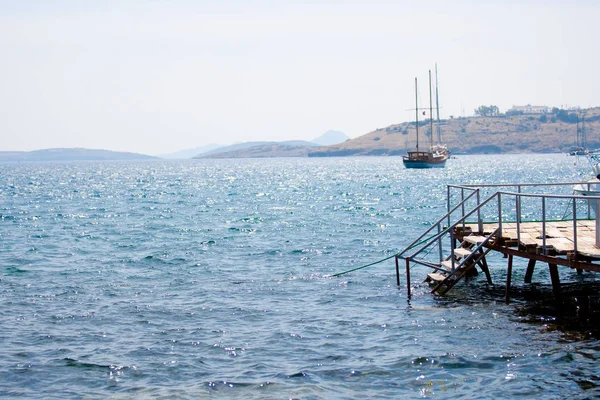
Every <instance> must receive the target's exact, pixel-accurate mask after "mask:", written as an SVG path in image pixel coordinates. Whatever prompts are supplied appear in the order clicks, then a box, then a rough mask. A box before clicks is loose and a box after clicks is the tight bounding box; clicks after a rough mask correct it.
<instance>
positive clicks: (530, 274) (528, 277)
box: [525, 258, 535, 283]
mask: <svg viewBox="0 0 600 400" xmlns="http://www.w3.org/2000/svg"><path fill="white" fill-rule="evenodd" d="M534 268H535V259H533V258H532V259H531V260H529V263H528V264H527V271H526V272H525V283H531V279H532V278H533V269H534Z"/></svg>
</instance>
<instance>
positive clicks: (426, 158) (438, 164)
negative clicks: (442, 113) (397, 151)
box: [402, 68, 448, 168]
mask: <svg viewBox="0 0 600 400" xmlns="http://www.w3.org/2000/svg"><path fill="white" fill-rule="evenodd" d="M436 72H437V68H436ZM417 92H418V91H417V78H415V103H416V106H415V110H416V118H415V126H416V130H417V147H416V149H415V150H413V151H408V152H407V154H406V155H405V156H404V157H402V162H403V163H404V166H405V167H406V168H444V167H445V166H446V160H447V159H448V149H447V148H446V146H443V145H441V144H437V145H435V146H434V145H433V104H432V102H433V100H432V96H431V70H429V117H430V118H429V121H430V124H431V125H430V127H431V132H430V134H429V142H430V143H429V149H427V151H423V150H421V149H419V99H418V94H417ZM436 99H437V87H436ZM436 107H437V108H438V124H439V105H437V100H436ZM438 136H439V133H438ZM438 140H439V139H438Z"/></svg>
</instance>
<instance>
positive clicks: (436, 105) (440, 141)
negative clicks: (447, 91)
mask: <svg viewBox="0 0 600 400" xmlns="http://www.w3.org/2000/svg"><path fill="white" fill-rule="evenodd" d="M435 109H436V112H437V118H436V119H437V136H438V144H441V143H442V129H441V128H440V98H439V94H438V75H437V63H435Z"/></svg>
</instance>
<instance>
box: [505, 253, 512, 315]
mask: <svg viewBox="0 0 600 400" xmlns="http://www.w3.org/2000/svg"><path fill="white" fill-rule="evenodd" d="M512 266H513V255H512V254H509V255H508V268H507V269H506V304H508V303H509V302H510V282H511V279H512Z"/></svg>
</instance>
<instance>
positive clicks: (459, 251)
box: [454, 247, 473, 257]
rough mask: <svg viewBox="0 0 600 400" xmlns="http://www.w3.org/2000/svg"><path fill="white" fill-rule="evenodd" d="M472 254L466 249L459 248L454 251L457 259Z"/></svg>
mask: <svg viewBox="0 0 600 400" xmlns="http://www.w3.org/2000/svg"><path fill="white" fill-rule="evenodd" d="M471 254H473V252H472V251H471V250H469V249H465V248H464V247H458V248H456V249H454V255H455V256H456V257H468V256H470V255H471Z"/></svg>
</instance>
